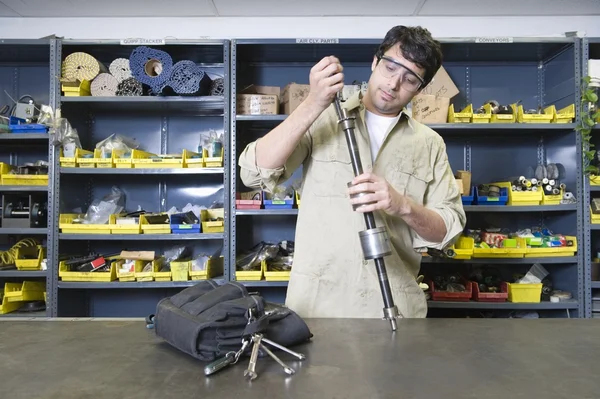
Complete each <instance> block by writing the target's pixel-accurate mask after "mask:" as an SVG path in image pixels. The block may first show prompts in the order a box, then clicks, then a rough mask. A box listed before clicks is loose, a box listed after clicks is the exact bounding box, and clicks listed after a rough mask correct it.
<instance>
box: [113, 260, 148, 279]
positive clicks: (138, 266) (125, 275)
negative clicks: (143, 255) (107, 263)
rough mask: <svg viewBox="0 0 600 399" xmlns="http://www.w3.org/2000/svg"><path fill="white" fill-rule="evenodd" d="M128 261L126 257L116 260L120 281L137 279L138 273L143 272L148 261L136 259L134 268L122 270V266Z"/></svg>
mask: <svg viewBox="0 0 600 399" xmlns="http://www.w3.org/2000/svg"><path fill="white" fill-rule="evenodd" d="M126 262H127V260H126V259H121V260H118V261H116V262H115V268H116V269H117V279H118V280H119V281H120V282H131V281H135V275H136V273H141V272H142V270H143V269H144V266H145V265H146V263H148V261H145V260H136V261H134V262H133V270H129V271H121V268H122V266H123V265H124V264H125V263H126Z"/></svg>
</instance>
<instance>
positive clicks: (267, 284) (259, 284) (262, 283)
mask: <svg viewBox="0 0 600 399" xmlns="http://www.w3.org/2000/svg"><path fill="white" fill-rule="evenodd" d="M236 281H237V282H238V283H240V284H244V285H245V286H246V287H287V286H288V282H287V281H266V280H261V281H243V280H236Z"/></svg>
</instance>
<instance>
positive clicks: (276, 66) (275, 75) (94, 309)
mask: <svg viewBox="0 0 600 399" xmlns="http://www.w3.org/2000/svg"><path fill="white" fill-rule="evenodd" d="M379 42H380V40H375V39H340V40H339V42H338V43H333V44H332V43H324V44H304V43H297V42H296V40H294V39H275V40H262V39H258V40H254V39H240V40H233V41H232V43H230V42H229V41H209V40H205V41H203V40H167V41H166V42H165V45H164V46H156V47H157V48H159V49H163V50H165V51H167V52H170V53H171V54H172V55H173V58H174V59H175V58H177V59H184V58H190V59H193V60H194V61H196V62H197V63H198V65H200V66H201V67H202V68H205V69H206V70H209V71H212V72H214V73H215V74H218V75H221V76H223V77H224V78H225V79H224V82H225V95H224V96H223V97H215V98H212V97H211V98H208V97H119V98H104V97H102V98H98V97H62V96H61V87H60V82H59V81H58V80H57V79H56V77H57V76H60V70H61V69H60V68H61V62H62V60H64V59H65V57H66V56H67V55H68V54H70V53H72V52H75V51H84V52H87V53H90V54H91V55H93V56H95V57H97V58H98V59H99V60H100V61H102V62H103V63H104V64H105V65H107V64H108V63H110V62H111V61H112V60H114V59H115V58H118V57H127V56H128V55H129V54H130V52H131V50H132V48H133V47H132V46H124V45H121V44H120V42H119V41H112V40H102V41H97V40H94V41H91V40H90V41H77V40H58V39H50V40H39V41H37V40H34V41H32V40H0V55H1V56H2V57H1V58H0V72H1V73H0V105H2V104H3V103H8V99H7V97H6V95H5V94H4V90H5V89H6V90H7V91H8V92H9V93H10V94H11V96H12V97H15V98H16V96H20V95H22V94H25V93H26V94H30V95H32V96H34V97H39V101H40V102H42V103H46V104H49V105H51V106H52V107H53V108H54V109H58V108H60V109H61V111H62V115H63V116H65V117H67V118H68V119H69V121H70V123H71V125H72V126H73V127H75V128H76V129H77V131H78V134H79V137H80V139H81V142H82V145H83V147H84V148H87V149H90V148H93V147H94V146H95V144H96V143H97V142H98V141H100V140H102V139H104V138H106V137H108V136H109V135H110V134H113V133H116V134H119V135H122V136H126V137H129V138H136V139H137V142H138V143H140V144H141V145H142V146H144V147H145V148H144V149H147V150H148V151H151V152H155V153H161V154H164V153H170V152H177V151H180V150H181V149H183V148H186V149H190V150H194V149H195V148H196V147H197V146H198V140H199V133H200V132H201V131H206V130H208V129H209V128H214V129H217V130H220V131H223V132H224V137H229V138H230V139H229V140H226V141H225V142H224V167H223V168H202V169H185V168H184V169H172V168H167V169H133V168H131V169H116V168H111V169H98V168H95V169H84V168H61V167H60V162H59V154H60V147H58V146H54V145H51V144H50V145H49V140H48V135H45V134H19V135H16V134H10V135H7V134H0V162H2V161H6V160H8V161H11V160H17V161H20V160H25V161H27V160H32V159H38V158H40V157H43V158H46V157H47V159H48V161H49V164H50V171H49V179H50V180H49V181H50V184H49V185H48V187H39V186H0V195H2V194H4V193H9V194H10V193H18V192H21V191H22V192H31V193H38V194H44V193H45V192H47V193H48V200H49V204H48V228H47V229H41V230H21V229H6V228H1V227H0V242H2V246H1V247H0V249H5V248H6V245H5V242H4V240H5V239H7V238H9V237H22V236H23V234H25V235H27V234H35V235H36V236H37V237H44V238H45V239H46V243H47V248H48V254H47V257H48V271H36V272H22V271H16V270H12V271H0V284H1V283H2V282H4V281H21V280H23V278H25V277H28V278H32V279H36V280H42V279H45V281H46V288H47V311H46V312H45V313H43V314H41V313H36V314H33V315H32V316H35V317H46V316H48V317H57V316H68V317H71V316H81V317H87V316H89V317H102V316H111V317H119V316H145V315H147V314H149V313H152V312H153V311H154V310H155V306H156V303H157V301H158V300H159V299H160V298H163V297H165V296H168V295H172V294H173V293H175V292H177V291H178V290H180V289H181V288H182V287H187V286H190V285H193V284H194V281H192V280H190V281H184V282H178V281H167V282H161V281H158V282H157V281H152V282H131V283H130V282H118V281H114V282H110V283H108V282H102V283H96V282H70V281H61V280H59V277H58V274H59V273H58V269H59V257H60V256H61V255H65V254H66V253H70V252H74V251H84V252H87V251H90V250H95V251H101V252H110V251H117V250H118V251H120V250H122V249H139V250H144V249H152V250H157V252H160V251H163V250H164V249H165V248H171V247H173V246H174V245H189V246H191V247H193V249H194V251H203V252H204V251H206V252H209V253H210V252H213V251H215V250H216V249H217V248H219V247H220V246H222V254H223V255H224V258H225V259H224V275H223V276H222V277H218V278H216V280H218V281H228V280H236V275H235V258H236V254H237V253H238V252H239V251H242V250H244V249H249V248H251V247H252V246H254V245H255V244H256V243H258V242H260V241H263V240H264V241H269V242H278V241H281V240H294V235H295V227H296V220H297V215H298V209H283V210H274V209H266V210H265V209H261V210H236V208H235V200H234V199H235V195H236V192H237V191H243V190H244V189H245V188H244V187H243V185H242V184H241V182H240V180H239V176H238V171H239V168H238V166H237V161H238V158H239V154H240V152H241V151H242V150H243V148H244V147H245V145H246V144H247V143H249V142H250V141H252V140H255V139H257V138H258V137H260V136H262V135H264V134H265V133H266V132H267V131H268V130H269V129H271V128H273V127H275V126H277V124H278V123H281V122H282V121H283V120H285V118H286V115H237V113H236V101H235V99H236V95H237V94H238V93H239V91H240V90H241V88H243V87H246V86H247V85H249V84H259V85H274V86H279V87H282V88H283V87H284V86H285V85H286V84H288V83H290V82H296V83H300V84H302V83H307V82H308V72H309V69H310V67H311V66H312V65H314V63H316V62H317V61H318V60H320V59H321V58H322V57H323V56H325V55H330V54H335V55H337V56H338V57H340V59H341V60H342V63H343V64H344V66H345V74H346V82H347V83H350V82H353V81H355V80H358V81H362V80H367V79H368V77H369V74H370V65H371V59H372V56H373V54H374V52H375V49H376V47H377V45H378V44H379ZM442 43H443V51H444V67H445V69H446V70H447V71H448V73H449V74H450V76H451V78H452V80H453V81H454V83H455V84H456V85H457V86H458V88H459V89H460V91H461V93H460V94H459V95H458V96H456V97H455V98H454V99H453V100H452V103H454V104H455V106H456V107H462V106H464V105H466V104H468V103H472V104H473V105H474V106H479V105H481V104H482V103H483V102H484V101H487V100H490V99H495V100H498V101H499V102H500V103H511V102H516V101H518V100H521V101H522V103H523V104H524V106H525V107H526V108H536V107H538V106H544V105H549V104H554V105H556V107H557V108H561V107H564V106H567V105H569V104H573V103H575V104H576V105H578V99H579V97H580V93H579V90H580V87H579V82H580V80H581V79H580V78H581V76H582V75H585V74H586V68H587V58H588V57H590V56H591V57H600V47H598V46H600V39H594V38H589V39H583V40H579V39H577V38H543V39H541V38H514V39H513V43H496V44H479V43H475V40H474V39H471V38H464V39H442ZM230 54H231V57H230ZM5 71H8V73H5ZM36 99H37V98H36ZM577 117H579V112H578V114H577ZM575 125H576V124H575V123H567V124H510V125H508V124H485V125H473V124H433V125H430V126H431V127H432V128H433V129H434V130H436V131H437V132H438V133H439V134H440V135H442V137H443V138H444V140H445V142H446V145H447V150H448V155H449V159H450V163H451V166H452V168H453V170H459V169H461V170H468V171H471V172H472V181H473V184H479V183H487V182H491V181H495V180H498V179H504V178H506V177H507V176H514V175H517V176H518V175H522V174H524V173H526V172H527V170H526V169H527V168H528V167H535V166H536V165H537V164H538V163H540V162H541V163H550V162H553V163H560V164H562V165H563V166H564V168H565V172H566V174H565V178H564V179H563V181H564V182H565V183H566V184H567V186H568V188H569V191H572V192H573V193H574V195H575V197H576V198H577V203H576V204H565V205H545V206H523V207H514V206H485V207H483V206H477V205H474V206H465V210H466V212H467V218H468V222H467V226H468V227H470V228H475V227H487V226H489V225H498V226H501V227H509V228H513V229H515V228H525V227H531V226H532V225H537V224H543V225H544V226H546V227H548V228H550V229H551V230H553V231H555V232H557V233H562V234H566V235H574V236H576V237H577V241H578V247H579V248H578V249H579V250H578V252H577V254H576V256H569V257H557V258H517V259H502V258H496V259H470V260H452V261H447V260H440V259H433V258H427V257H426V258H424V259H423V262H422V264H423V267H422V271H423V272H424V273H427V272H428V271H436V270H440V266H441V267H443V268H444V269H449V270H450V269H451V270H457V271H459V270H465V268H470V267H473V266H476V265H491V266H495V267H498V268H499V269H500V270H501V271H503V272H504V273H507V275H510V274H512V273H518V272H523V271H525V270H527V269H528V268H529V267H531V265H533V264H535V263H541V264H543V265H544V267H546V269H548V271H549V272H550V273H551V276H552V277H553V280H554V282H555V286H556V287H557V288H559V289H563V290H567V291H570V292H571V293H572V294H573V299H572V300H570V301H567V302H560V303H547V302H544V303H540V304H520V303H502V304H489V303H481V302H466V303H457V302H434V301H432V302H430V304H429V305H430V306H429V307H430V309H431V311H430V313H431V316H433V317H434V316H436V315H442V314H448V315H464V314H469V312H471V311H475V312H479V311H486V312H488V311H489V312H492V313H496V312H512V311H530V310H533V311H538V312H539V314H540V316H541V317H591V316H592V294H593V293H594V292H597V293H599V294H600V281H592V280H591V270H592V264H591V258H592V256H591V255H592V252H593V251H594V248H595V245H598V244H599V243H600V242H598V236H597V234H598V233H596V232H595V231H594V230H597V229H600V228H599V227H598V226H596V225H591V224H590V215H589V208H588V204H589V200H590V197H591V196H593V195H594V193H595V192H600V188H598V187H590V186H589V182H588V181H587V179H582V174H583V173H582V168H581V167H582V163H581V160H582V153H581V144H582V143H581V140H580V138H579V136H578V135H577V134H576V133H575V131H574V129H575ZM17 136H18V137H17ZM509 154H511V155H513V156H514V157H515V160H514V161H513V160H509V159H508V158H507V156H508V155H509ZM300 172H301V171H298V172H297V173H296V174H295V175H294V176H293V178H292V179H296V178H299V177H300V176H301V174H300ZM113 185H116V186H118V187H119V188H120V189H121V190H123V192H124V193H125V195H126V209H127V210H128V211H132V210H135V209H136V208H137V207H138V205H139V206H141V207H142V208H144V209H147V210H150V211H166V210H168V209H169V208H171V207H172V206H177V207H179V208H181V207H183V206H184V205H185V204H187V203H188V202H192V203H198V204H200V205H209V204H210V203H212V201H213V200H215V198H216V197H217V196H219V195H220V193H219V189H221V188H222V189H223V199H224V206H225V215H224V219H225V231H224V232H223V233H222V234H220V233H219V234H204V233H200V234H190V235H173V234H167V235H144V234H140V235H121V234H107V235H100V234H65V233H62V232H61V231H60V229H59V215H60V213H67V212H69V211H71V210H73V209H74V208H77V207H79V208H81V210H82V211H83V212H85V209H87V207H88V206H89V204H90V203H91V202H92V200H94V199H96V198H99V197H102V196H103V195H105V194H107V193H108V192H109V190H110V188H111V187H112V186H113ZM513 216H514V217H513ZM26 273H27V274H26ZM241 282H242V283H243V284H245V285H246V286H248V287H249V288H252V289H253V290H256V291H260V292H261V293H262V294H263V295H265V297H266V298H267V299H269V300H274V301H280V302H283V301H284V299H285V292H286V288H287V282H285V281H264V280H263V281H241Z"/></svg>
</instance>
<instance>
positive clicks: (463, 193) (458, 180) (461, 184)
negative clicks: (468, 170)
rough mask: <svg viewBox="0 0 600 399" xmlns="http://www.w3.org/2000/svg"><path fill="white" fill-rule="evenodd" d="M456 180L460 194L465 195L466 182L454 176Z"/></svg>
mask: <svg viewBox="0 0 600 399" xmlns="http://www.w3.org/2000/svg"><path fill="white" fill-rule="evenodd" d="M454 179H455V180H456V185H457V186H458V192H459V193H460V195H465V189H464V188H465V184H464V183H463V181H462V180H461V179H457V178H454Z"/></svg>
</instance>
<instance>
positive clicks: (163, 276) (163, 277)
mask: <svg viewBox="0 0 600 399" xmlns="http://www.w3.org/2000/svg"><path fill="white" fill-rule="evenodd" d="M153 262H154V263H155V268H156V270H158V271H157V272H154V280H155V281H171V272H170V271H168V272H162V271H161V269H162V267H163V265H164V262H165V258H164V257H162V256H161V257H159V258H158V259H155V260H153Z"/></svg>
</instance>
